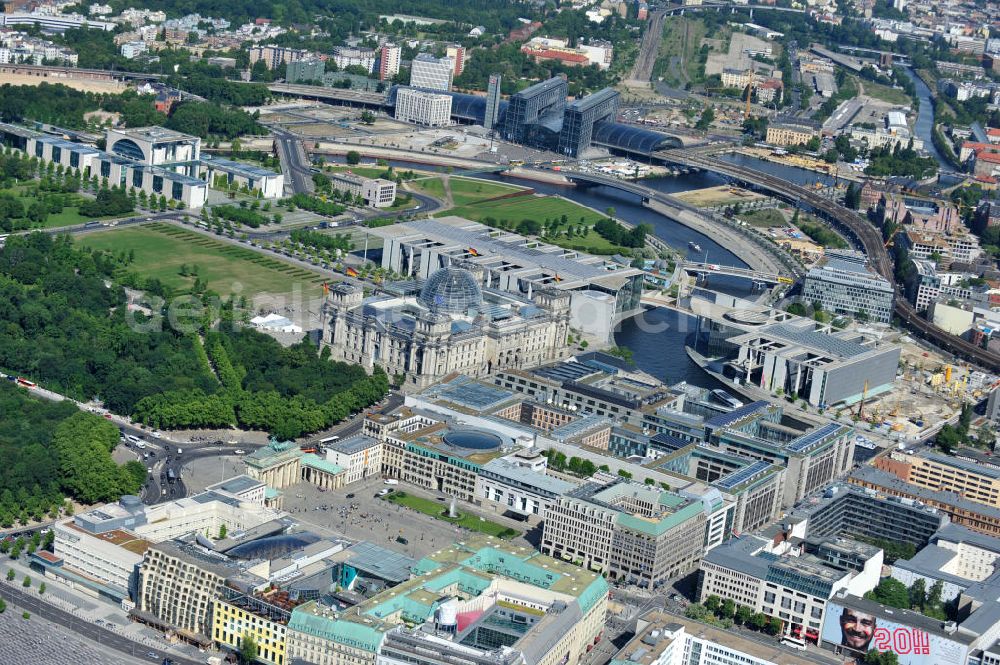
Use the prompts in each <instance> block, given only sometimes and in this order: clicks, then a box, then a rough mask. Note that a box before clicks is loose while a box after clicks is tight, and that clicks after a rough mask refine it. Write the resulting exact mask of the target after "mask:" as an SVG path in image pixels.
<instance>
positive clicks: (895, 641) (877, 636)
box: [822, 601, 968, 665]
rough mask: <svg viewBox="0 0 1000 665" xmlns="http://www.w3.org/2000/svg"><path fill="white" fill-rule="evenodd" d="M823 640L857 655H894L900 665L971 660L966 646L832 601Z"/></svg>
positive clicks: (962, 663) (950, 664)
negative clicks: (876, 653)
mask: <svg viewBox="0 0 1000 665" xmlns="http://www.w3.org/2000/svg"><path fill="white" fill-rule="evenodd" d="M822 638H823V642H826V643H828V644H831V645H833V646H834V647H840V650H841V651H844V652H853V653H854V654H857V655H863V654H865V653H867V652H868V651H870V650H872V649H875V650H876V651H892V652H893V653H895V654H896V655H897V656H899V665H965V661H966V657H967V656H968V647H967V646H966V645H964V644H959V643H958V642H955V641H953V640H949V639H948V638H946V637H943V636H941V635H937V634H934V633H928V632H927V631H926V630H923V629H921V628H914V627H912V626H908V625H905V624H900V623H895V622H893V621H892V620H890V619H887V618H886V617H884V616H877V615H875V614H870V613H868V612H865V611H863V610H859V609H854V608H853V607H844V606H842V605H838V604H837V603H836V602H832V601H831V602H829V603H827V605H826V618H825V619H824V620H823V634H822Z"/></svg>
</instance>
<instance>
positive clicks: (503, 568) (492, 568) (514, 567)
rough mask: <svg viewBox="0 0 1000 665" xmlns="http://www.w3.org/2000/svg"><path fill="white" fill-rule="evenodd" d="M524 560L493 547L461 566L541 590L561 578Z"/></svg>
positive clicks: (477, 553)
mask: <svg viewBox="0 0 1000 665" xmlns="http://www.w3.org/2000/svg"><path fill="white" fill-rule="evenodd" d="M526 559H527V557H519V556H517V555H516V554H514V553H512V552H504V551H501V550H498V549H496V548H495V547H484V548H482V549H481V550H479V551H478V552H476V553H475V554H473V555H472V556H470V557H469V558H468V559H466V560H465V561H463V562H462V565H464V566H469V567H470V568H475V569H476V570H482V571H485V572H487V573H492V574H494V575H503V576H504V577H509V578H511V579H515V580H517V581H518V582H527V583H528V584H533V585H534V586H538V587H542V588H543V589H548V588H550V587H552V585H554V584H555V583H556V582H558V581H559V580H560V579H561V578H562V575H560V574H559V573H557V572H555V571H554V570H549V569H546V568H542V567H541V566H536V565H533V564H530V563H528V562H527V560H526Z"/></svg>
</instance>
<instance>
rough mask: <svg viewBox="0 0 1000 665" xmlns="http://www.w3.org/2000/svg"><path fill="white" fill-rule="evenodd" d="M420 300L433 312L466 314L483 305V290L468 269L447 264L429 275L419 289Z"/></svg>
mask: <svg viewBox="0 0 1000 665" xmlns="http://www.w3.org/2000/svg"><path fill="white" fill-rule="evenodd" d="M419 300H420V302H421V303H422V304H423V305H424V306H425V307H426V308H427V309H429V310H430V311H432V312H434V313H435V314H460V315H463V316H464V315H467V314H469V312H470V310H479V309H480V308H481V307H482V305H483V290H482V289H481V288H480V286H479V282H477V281H476V278H475V277H473V276H472V273H470V272H469V271H468V270H463V269H462V268H455V267H454V266H449V267H447V268H441V269H440V270H438V271H437V272H436V273H434V274H433V275H431V276H430V277H429V278H428V279H427V282H425V283H424V287H423V288H422V289H421V290H420V296H419Z"/></svg>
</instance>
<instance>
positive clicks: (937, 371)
mask: <svg viewBox="0 0 1000 665" xmlns="http://www.w3.org/2000/svg"><path fill="white" fill-rule="evenodd" d="M897 341H898V343H899V345H900V346H901V347H902V355H901V357H900V361H899V372H898V374H897V379H896V385H895V387H894V389H893V390H892V391H891V392H888V393H884V394H882V395H879V396H877V397H875V398H872V399H866V400H863V402H862V405H861V406H859V407H858V406H856V407H853V408H852V409H851V415H852V418H854V419H856V420H857V423H858V428H859V432H860V433H864V432H865V431H866V430H867V431H871V432H875V433H877V434H880V435H881V436H883V437H886V438H888V439H890V440H896V441H900V442H911V441H915V440H921V439H925V438H928V437H929V436H931V435H933V434H934V433H935V432H936V431H937V430H938V429H940V426H941V425H942V424H944V423H947V422H952V423H953V422H955V420H957V418H958V415H959V413H960V412H961V410H962V405H963V404H965V403H967V402H968V403H971V404H973V405H974V404H977V403H978V402H980V401H981V400H983V399H986V397H987V396H989V393H990V392H991V391H992V390H993V388H995V387H996V386H997V385H998V383H1000V377H997V376H996V375H993V374H987V373H985V372H983V371H981V370H978V369H975V368H970V367H969V366H968V365H964V364H954V363H950V362H949V361H948V360H947V359H946V358H945V357H943V356H942V355H941V354H940V353H939V352H937V351H935V350H932V349H930V348H929V347H925V346H923V345H921V344H918V343H917V342H916V341H915V340H913V339H912V338H910V337H909V336H905V335H904V336H902V337H900V338H899V339H898V340H897ZM842 415H843V414H842Z"/></svg>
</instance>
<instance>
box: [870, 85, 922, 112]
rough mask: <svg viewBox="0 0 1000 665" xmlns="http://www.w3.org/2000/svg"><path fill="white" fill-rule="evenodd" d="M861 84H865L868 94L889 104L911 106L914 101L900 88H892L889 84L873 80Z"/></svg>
mask: <svg viewBox="0 0 1000 665" xmlns="http://www.w3.org/2000/svg"><path fill="white" fill-rule="evenodd" d="M861 85H863V86H864V88H865V94H866V95H868V96H869V97H874V98H875V99H880V100H882V101H883V102H886V103H888V104H898V105H900V106H910V105H911V104H912V103H913V102H912V101H911V100H910V97H909V96H908V95H907V94H906V93H905V92H903V91H902V90H899V89H898V88H890V87H889V86H887V85H882V84H880V83H872V82H871V81H864V82H862V84H861Z"/></svg>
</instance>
